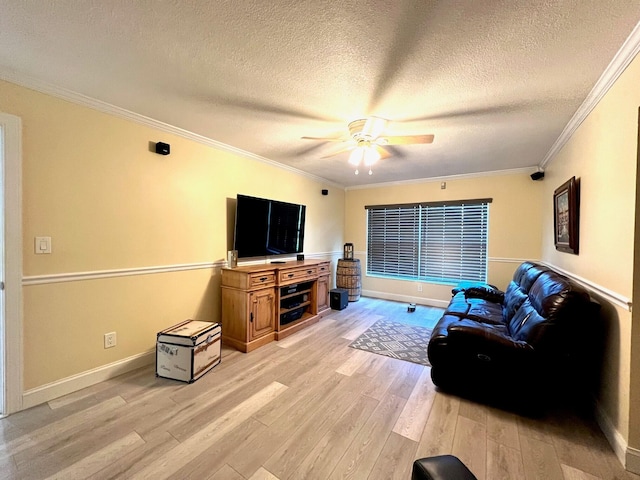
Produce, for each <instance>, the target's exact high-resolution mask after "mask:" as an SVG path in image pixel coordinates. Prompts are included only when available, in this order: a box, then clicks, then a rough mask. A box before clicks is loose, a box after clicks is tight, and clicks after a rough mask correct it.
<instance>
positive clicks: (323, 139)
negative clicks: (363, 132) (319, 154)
mask: <svg viewBox="0 0 640 480" xmlns="http://www.w3.org/2000/svg"><path fill="white" fill-rule="evenodd" d="M300 138H302V139H303V140H318V141H320V142H346V141H347V140H349V138H345V137H300Z"/></svg>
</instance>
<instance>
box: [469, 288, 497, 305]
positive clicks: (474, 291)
mask: <svg viewBox="0 0 640 480" xmlns="http://www.w3.org/2000/svg"><path fill="white" fill-rule="evenodd" d="M464 296H465V298H482V299H483V300H488V301H489V302H494V303H502V302H503V301H504V292H501V291H500V290H498V289H497V288H491V287H470V288H467V289H465V291H464Z"/></svg>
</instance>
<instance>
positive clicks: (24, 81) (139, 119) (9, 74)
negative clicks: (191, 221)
mask: <svg viewBox="0 0 640 480" xmlns="http://www.w3.org/2000/svg"><path fill="white" fill-rule="evenodd" d="M0 80H4V81H7V82H10V83H14V84H16V85H19V86H21V87H25V88H29V89H31V90H35V91H36V92H40V93H45V94H47V95H51V96H52V97H56V98H60V99H62V100H66V101H68V102H71V103H75V104H76V105H80V106H83V107H88V108H91V109H93V110H97V111H99V112H102V113H107V114H109V115H113V116H115V117H119V118H123V119H125V120H129V121H132V122H135V123H138V124H140V125H145V126H147V127H151V128H155V129H156V130H160V131H161V132H165V133H170V134H173V135H176V136H178V137H182V138H185V139H187V140H191V141H193V142H196V143H200V144H202V145H206V146H208V147H212V148H215V149H217V150H222V151H225V152H228V153H232V154H234V155H238V156H240V157H244V158H248V159H250V160H255V161H257V162H261V163H265V164H267V165H270V166H272V167H276V168H279V169H281V170H286V171H288V172H291V173H294V174H296V175H300V176H302V177H306V178H308V179H310V180H313V181H315V182H318V183H322V184H325V185H330V186H332V187H336V188H344V185H340V184H338V183H335V182H332V181H331V180H328V179H326V178H322V177H318V176H317V175H312V174H310V173H307V172H304V171H302V170H298V169H297V168H294V167H291V166H289V165H285V164H283V163H278V162H276V161H275V160H270V159H268V158H266V157H262V156H260V155H256V154H255V153H251V152H247V151H246V150H242V149H240V148H236V147H233V146H231V145H227V144H226V143H222V142H218V141H217V140H213V139H212V138H209V137H205V136H204V135H200V134H198V133H194V132H190V131H189V130H185V129H183V128H179V127H176V126H173V125H170V124H168V123H164V122H161V121H159V120H154V119H153V118H150V117H147V116H145V115H141V114H139V113H135V112H132V111H130V110H127V109H125V108H121V107H118V106H116V105H112V104H110V103H107V102H103V101H101V100H97V99H95V98H92V97H88V96H86V95H83V94H81V93H77V92H74V91H72V90H68V89H66V88H62V87H58V86H56V85H53V84H50V83H48V82H44V81H42V80H39V79H37V78H34V77H31V76H29V75H25V74H22V73H18V72H16V71H15V70H12V69H7V68H5V67H0Z"/></svg>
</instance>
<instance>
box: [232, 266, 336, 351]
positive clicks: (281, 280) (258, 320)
mask: <svg viewBox="0 0 640 480" xmlns="http://www.w3.org/2000/svg"><path fill="white" fill-rule="evenodd" d="M330 273H331V262H329V261H327V260H304V261H300V262H296V261H292V262H285V263H270V264H265V265H247V266H242V267H236V268H223V269H222V321H221V323H222V341H223V342H224V343H226V344H227V345H230V346H232V347H234V348H237V349H238V350H240V351H242V352H245V353H246V352H250V351H252V350H255V349H256V348H258V347H261V346H262V345H266V344H267V343H269V342H272V341H274V340H282V339H283V338H285V337H287V336H289V335H291V334H293V333H295V332H297V331H299V330H301V329H303V328H305V327H307V326H308V325H311V324H313V323H316V322H317V321H318V320H320V318H322V316H323V314H325V313H327V312H328V311H329V277H330Z"/></svg>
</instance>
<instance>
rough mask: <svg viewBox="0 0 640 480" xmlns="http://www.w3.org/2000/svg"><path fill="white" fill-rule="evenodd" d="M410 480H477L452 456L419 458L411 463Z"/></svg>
mask: <svg viewBox="0 0 640 480" xmlns="http://www.w3.org/2000/svg"><path fill="white" fill-rule="evenodd" d="M411 480H478V479H477V478H476V476H475V475H474V474H473V473H471V471H470V470H469V469H468V468H467V467H466V465H465V464H464V463H462V462H461V461H460V460H459V459H458V457H454V456H453V455H441V456H438V457H427V458H419V459H418V460H416V461H415V462H413V473H412V474H411Z"/></svg>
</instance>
